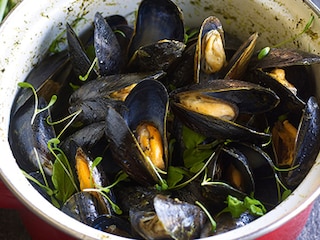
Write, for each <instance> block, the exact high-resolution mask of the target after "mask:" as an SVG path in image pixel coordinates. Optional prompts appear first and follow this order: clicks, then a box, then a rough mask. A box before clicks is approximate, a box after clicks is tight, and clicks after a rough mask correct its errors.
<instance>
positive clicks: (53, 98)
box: [18, 82, 57, 125]
mask: <svg viewBox="0 0 320 240" xmlns="http://www.w3.org/2000/svg"><path fill="white" fill-rule="evenodd" d="M18 86H19V87H22V88H30V89H31V91H32V93H33V96H34V113H33V115H32V118H31V125H32V124H33V122H34V120H35V118H36V116H37V114H39V113H41V112H43V111H46V110H48V109H49V108H50V107H51V106H52V105H53V104H54V103H55V102H56V101H57V95H52V96H51V99H50V102H49V103H48V105H47V106H46V107H44V108H42V109H39V108H38V106H39V99H38V95H37V91H36V90H35V88H34V87H33V86H32V84H30V83H28V82H19V83H18Z"/></svg>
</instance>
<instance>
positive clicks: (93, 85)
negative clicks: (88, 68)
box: [69, 71, 166, 105]
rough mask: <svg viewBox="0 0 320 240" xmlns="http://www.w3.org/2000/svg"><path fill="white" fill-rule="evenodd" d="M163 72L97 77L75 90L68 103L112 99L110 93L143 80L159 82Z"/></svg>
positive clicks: (163, 74)
mask: <svg viewBox="0 0 320 240" xmlns="http://www.w3.org/2000/svg"><path fill="white" fill-rule="evenodd" d="M165 75H166V74H165V72H164V71H156V72H145V73H127V74H115V75H110V76H104V77H99V78H97V79H95V80H92V81H89V82H87V83H86V84H85V85H83V86H81V87H80V88H79V89H77V90H76V91H75V92H74V93H73V94H72V95H71V96H70V99H69V103H70V104H71V105H72V104H75V103H78V102H83V101H85V100H89V99H95V98H112V96H111V95H112V93H114V92H117V91H121V90H122V89H125V88H126V87H128V86H131V85H133V84H137V83H139V82H141V81H143V80H147V79H154V80H160V79H161V78H163V77H164V76H165Z"/></svg>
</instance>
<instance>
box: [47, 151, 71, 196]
mask: <svg viewBox="0 0 320 240" xmlns="http://www.w3.org/2000/svg"><path fill="white" fill-rule="evenodd" d="M57 157H58V158H59V160H60V161H58V160H56V161H55V162H54V164H53V173H52V183H53V185H54V187H55V189H56V190H57V192H56V198H57V199H59V200H60V201H62V202H65V201H66V200H67V199H68V198H69V197H70V196H71V195H72V194H73V193H75V192H76V188H75V187H74V185H73V183H72V182H71V181H70V177H69V176H68V174H67V173H66V171H65V168H64V167H63V166H62V164H64V165H68V164H69V163H68V160H67V158H66V157H65V156H64V155H63V154H60V153H58V154H57Z"/></svg>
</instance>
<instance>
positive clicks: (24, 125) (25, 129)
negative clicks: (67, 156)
mask: <svg viewBox="0 0 320 240" xmlns="http://www.w3.org/2000/svg"><path fill="white" fill-rule="evenodd" d="M31 100H33V99H29V101H27V102H26V103H25V104H24V105H23V106H22V107H20V108H19V110H18V111H17V112H16V113H15V114H14V115H13V116H12V117H11V121H10V126H9V133H8V139H9V143H10V146H11V149H12V152H13V155H14V156H15V158H16V160H17V163H18V165H19V166H20V167H21V169H23V170H24V171H26V172H34V171H37V170H39V169H40V166H39V164H41V166H42V168H43V169H44V171H45V172H46V173H47V174H49V175H51V174H52V161H53V160H54V158H53V155H52V154H51V153H50V151H49V149H48V141H49V140H51V139H52V138H55V137H56V133H55V130H54V129H53V127H52V126H50V125H49V124H48V123H47V118H48V117H49V116H50V117H51V115H50V111H49V110H46V111H42V112H40V113H38V114H37V115H36V117H35V118H34V120H33V122H32V118H33V115H34V111H35V110H34V108H35V105H34V102H33V101H31ZM46 106H47V103H46V101H45V100H44V98H42V97H40V98H39V106H37V107H39V108H40V109H42V108H44V107H46ZM49 119H51V118H49ZM38 161H39V162H38Z"/></svg>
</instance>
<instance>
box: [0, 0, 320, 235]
mask: <svg viewBox="0 0 320 240" xmlns="http://www.w3.org/2000/svg"><path fill="white" fill-rule="evenodd" d="M175 2H177V4H178V6H180V7H181V8H182V10H183V12H184V16H185V21H186V25H188V26H198V25H199V24H200V23H201V21H202V20H203V19H204V18H205V17H206V16H209V15H215V16H217V17H219V18H220V20H221V21H222V23H223V26H224V28H225V30H226V31H228V32H231V33H234V34H236V35H237V36H239V37H240V38H242V39H245V38H247V37H248V36H249V34H250V33H252V32H255V31H257V32H259V33H260V38H259V44H258V45H259V47H264V46H270V45H271V46H272V45H274V44H277V43H279V42H281V41H283V40H285V39H288V38H290V37H291V36H293V35H295V34H297V33H299V32H301V31H302V29H303V28H304V26H305V25H306V23H307V22H308V20H309V19H310V16H311V15H312V14H314V13H313V12H312V10H311V9H310V8H309V7H308V6H307V5H306V4H304V3H303V1H298V0H288V1H276V0H274V1H271V0H246V1H245V0H242V1H241V3H240V1H237V0H234V1H232V0H228V1H223V0H215V1H212V0H202V1H200V0H196V1H182V0H181V1H180V0H177V1H175ZM138 3H139V1H135V0H121V1H115V0H106V1H94V0H86V1H84V0H83V1H78V0H63V1H57V0H46V1H38V0H24V1H23V2H22V3H21V4H20V5H19V6H18V7H17V8H16V10H15V11H14V12H13V13H12V14H11V15H10V16H9V17H8V18H7V20H6V21H5V22H4V23H3V24H2V25H1V28H0V46H1V47H0V97H1V102H0V149H1V155H2V157H1V158H0V174H1V177H2V179H3V181H4V182H5V183H6V184H7V186H8V187H9V188H10V189H11V190H12V191H13V192H14V193H15V195H16V196H17V197H18V198H19V199H20V200H21V201H22V202H23V203H24V204H25V205H26V206H27V207H28V208H30V209H31V210H32V211H34V212H35V213H36V214H37V215H39V216H40V217H41V218H43V219H44V220H45V221H47V222H49V223H51V224H52V225H54V226H56V227H57V228H59V229H60V230H62V231H65V232H67V233H69V234H71V235H73V236H74V237H77V238H80V239H104V238H110V239H121V238H120V237H116V236H113V235H110V234H106V233H102V232H100V231H97V230H95V229H93V228H90V227H88V226H86V225H84V224H82V223H80V222H78V221H76V220H74V219H72V218H70V217H68V216H67V215H65V214H63V213H62V212H60V211H59V210H58V209H56V208H55V207H53V206H52V205H51V204H50V203H49V202H47V201H46V200H45V199H44V198H42V197H41V195H40V194H39V193H38V192H37V191H36V190H34V189H33V187H32V186H31V185H30V184H29V183H28V181H27V180H26V179H25V177H24V176H23V175H22V173H21V172H20V169H19V168H18V166H17V164H16V163H15V160H14V158H13V156H12V153H11V150H10V147H9V144H8V140H7V132H8V125H9V113H10V108H11V104H12V101H13V99H14V95H15V93H16V90H17V83H18V82H20V81H23V80H24V79H25V77H26V76H27V74H28V73H29V72H30V70H31V69H32V68H33V66H34V65H35V64H36V63H37V62H38V61H39V60H40V59H41V57H42V56H43V55H44V54H45V52H46V51H47V49H48V46H49V44H50V43H51V42H52V41H53V40H54V39H55V38H56V37H57V36H58V35H59V34H60V33H61V32H62V31H63V30H64V29H65V24H66V22H69V23H70V22H72V21H73V20H75V19H76V18H79V17H84V18H85V19H87V20H88V21H80V24H79V25H78V28H77V31H81V29H84V28H86V27H88V25H89V24H90V23H91V22H92V19H93V16H94V14H95V12H96V11H99V12H103V13H104V15H109V14H115V13H118V14H122V15H125V16H128V17H129V18H130V19H131V21H133V16H134V14H133V11H134V10H135V9H136V8H137V6H138ZM314 15H315V14H314ZM311 29H312V34H311V33H310V32H309V34H304V35H303V36H302V37H300V38H299V39H297V40H295V41H294V43H291V44H289V45H287V46H290V45H291V46H292V45H295V46H299V47H300V48H301V49H303V50H306V51H310V52H313V53H317V54H320V44H319V39H318V35H319V34H320V21H319V18H318V17H317V16H316V19H315V22H314V24H313V26H312V28H311ZM319 36H320V35H319ZM314 71H315V74H316V76H317V78H320V70H319V67H315V68H314ZM317 89H320V87H319V86H317ZM318 95H319V96H320V93H319V94H318ZM319 163H320V158H319V157H318V159H317V162H316V164H315V165H314V166H313V168H312V170H311V171H310V173H309V174H308V176H307V177H306V179H305V180H304V181H303V183H302V184H301V185H300V186H299V187H298V188H297V189H296V191H295V192H294V193H293V194H292V196H290V197H289V198H288V199H287V200H285V201H284V202H283V203H281V204H280V205H279V206H278V207H277V208H275V209H274V210H272V211H270V212H269V213H268V214H267V215H266V216H264V217H262V218H260V219H258V220H256V221H254V222H253V223H251V224H249V225H247V226H244V227H242V228H239V229H236V230H233V231H230V232H228V233H226V234H223V235H219V236H217V237H211V238H210V239H212V240H213V239H222V238H225V239H239V238H241V239H252V238H256V237H259V236H261V235H264V234H266V233H267V232H270V231H272V230H274V229H276V228H278V227H279V226H281V225H282V224H284V223H285V222H287V221H288V220H290V219H291V218H292V217H294V216H296V215H297V214H298V213H299V212H301V211H302V210H303V209H305V208H306V207H307V206H308V205H310V204H311V203H312V202H313V201H314V199H315V198H316V197H317V196H318V195H319V193H320V178H319V176H320V166H319Z"/></svg>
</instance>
